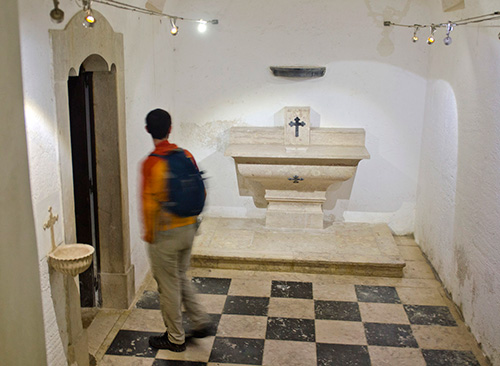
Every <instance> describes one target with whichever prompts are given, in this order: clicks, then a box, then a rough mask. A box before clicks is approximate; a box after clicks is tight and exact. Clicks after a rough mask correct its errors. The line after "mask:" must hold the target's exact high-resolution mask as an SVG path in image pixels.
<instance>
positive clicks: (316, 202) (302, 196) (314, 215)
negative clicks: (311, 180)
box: [265, 190, 326, 229]
mask: <svg viewBox="0 0 500 366" xmlns="http://www.w3.org/2000/svg"><path fill="white" fill-rule="evenodd" d="M265 199H266V201H267V202H268V206H267V212H266V227H270V228H280V227H281V228H291V229H323V208H322V205H323V203H324V202H325V200H326V196H325V192H297V191H288V190H286V191H285V190H281V191H278V190H266V195H265Z"/></svg>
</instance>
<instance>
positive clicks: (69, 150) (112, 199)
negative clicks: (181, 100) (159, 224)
mask: <svg viewBox="0 0 500 366" xmlns="http://www.w3.org/2000/svg"><path fill="white" fill-rule="evenodd" d="M82 14H83V13H82V12H79V13H77V14H76V15H75V16H74V17H73V18H72V19H71V20H70V21H69V22H68V24H67V25H66V28H65V29H64V30H51V31H50V35H51V39H52V45H53V55H54V82H55V95H56V108H57V120H58V130H59V151H60V155H59V158H60V164H61V167H60V171H61V185H62V195H63V197H62V198H63V199H62V201H63V221H64V236H65V241H66V243H72V242H77V241H78V240H79V239H80V233H81V232H84V231H82V230H86V231H87V233H86V234H82V235H83V238H84V239H85V241H87V242H88V244H93V245H96V249H97V252H98V258H97V259H96V261H95V265H94V268H93V271H94V273H93V274H92V275H91V276H92V277H91V279H92V281H93V282H92V283H90V284H89V283H86V284H85V283H84V284H83V285H82V286H83V287H85V286H87V287H88V288H89V289H88V290H84V291H94V294H93V300H92V299H91V300H90V301H93V302H94V305H95V304H99V303H101V304H102V306H103V307H106V308H121V309H123V308H128V306H129V305H130V303H131V302H132V300H133V297H134V295H135V286H134V267H133V265H132V264H131V259H130V241H129V217H128V214H129V213H128V180H127V154H126V137H125V92H124V80H123V79H124V76H123V75H124V74H123V70H124V61H123V36H122V35H121V34H119V33H115V32H114V31H113V29H112V28H111V26H110V24H109V23H108V22H107V20H106V19H105V18H104V17H103V16H102V15H101V14H100V13H99V12H97V11H94V16H95V17H96V24H95V26H94V27H93V29H91V30H89V29H87V28H84V27H83V26H82V22H81V17H82ZM75 44H78V47H74V45H75ZM109 65H111V66H109ZM77 70H78V71H77ZM68 82H69V83H68ZM70 84H71V85H70ZM73 84H74V85H73ZM76 85H79V86H78V87H79V88H80V92H79V93H80V97H79V98H83V102H74V100H73V101H72V99H73V97H75V95H77V94H78V93H76V92H74V88H76ZM85 89H87V91H85ZM71 90H73V91H71ZM72 93H74V94H75V95H70V94H72ZM85 98H87V101H86V102H85ZM71 105H73V106H71ZM75 108H76V109H75ZM82 108H83V109H82ZM79 109H80V110H79ZM70 116H71V118H70ZM82 116H83V117H82ZM70 120H71V122H70ZM77 120H80V121H85V128H84V129H83V130H78V128H75V129H74V131H72V129H73V127H74V126H73V124H74V125H75V126H76V125H78V123H77V122H75V121H77ZM73 122H75V123H73ZM81 124H82V123H80V125H81ZM72 135H74V136H72ZM83 136H84V137H83ZM81 140H83V142H85V145H86V147H85V148H84V147H81V146H80V144H79V142H82V141H81ZM74 149H76V150H78V149H84V150H79V151H80V154H78V152H77V153H76V155H81V154H82V153H81V152H82V151H85V157H86V159H84V162H83V163H82V162H76V161H75V160H74V154H73V150H74ZM85 149H86V150H85ZM89 151H90V154H89ZM85 161H86V162H85ZM79 164H80V165H81V166H80V165H79ZM85 165H87V167H88V169H87V172H86V173H85V172H84V173H82V172H80V173H82V174H83V178H81V177H82V176H78V174H79V173H76V174H77V176H75V172H76V170H78V169H80V168H81V167H83V166H85ZM78 166H80V168H78ZM80 170H81V169H80ZM89 177H91V182H89V181H88V180H89V179H88V178H89ZM85 179H87V182H85V183H86V184H84V185H83V188H81V187H79V188H77V187H76V183H78V182H80V181H82V180H85ZM85 190H87V192H84V191H85ZM89 190H93V192H92V194H89V192H88V191H89ZM82 192H83V193H82ZM84 196H86V197H87V198H85V199H86V200H87V201H88V206H93V207H90V209H89V207H87V208H86V210H87V212H83V211H85V210H83V209H82V208H81V206H79V204H77V201H78V200H85V199H84V198H82V197H84ZM91 203H92V204H91ZM77 206H78V207H77ZM82 210H83V211H82ZM89 210H90V211H89ZM82 215H83V216H82ZM77 216H78V217H77ZM82 217H84V219H82ZM80 220H83V221H86V222H83V223H82V222H80ZM81 226H87V227H86V228H85V229H82V228H81ZM79 232H80V233H79ZM81 241H83V239H82V240H81ZM87 275H88V274H87ZM89 276H90V275H89ZM83 277H85V275H84V276H83ZM87 281H88V280H87ZM84 282H85V279H84ZM83 287H82V289H83ZM96 289H97V291H96ZM96 294H97V296H96ZM100 298H102V302H101V301H100Z"/></svg>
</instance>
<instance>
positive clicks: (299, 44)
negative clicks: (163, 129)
mask: <svg viewBox="0 0 500 366" xmlns="http://www.w3.org/2000/svg"><path fill="white" fill-rule="evenodd" d="M176 10H177V13H178V14H182V15H183V16H186V17H195V16H198V17H204V18H209V19H211V18H218V19H219V20H220V24H219V25H217V26H212V27H209V30H208V31H207V32H206V33H205V34H199V33H198V32H197V31H196V30H195V27H188V26H187V25H184V27H182V26H181V28H180V31H179V35H178V36H177V38H176V39H175V47H176V52H175V71H176V73H175V85H176V95H175V112H176V115H175V119H176V120H177V122H178V123H180V124H181V126H182V133H181V135H180V136H179V139H180V141H181V142H182V143H183V144H184V145H185V147H186V148H189V149H191V150H192V151H193V153H195V156H196V157H197V159H198V160H199V163H200V165H201V167H202V168H203V169H205V170H206V171H207V173H208V176H209V177H210V180H209V181H208V188H209V195H208V208H207V211H206V214H208V215H222V216H241V217H250V216H263V215H264V212H263V210H261V209H257V208H255V206H254V204H253V202H252V200H251V198H249V197H241V196H240V195H239V192H238V188H237V183H236V174H235V167H234V162H233V160H232V159H231V158H230V157H225V156H223V153H224V150H225V148H226V146H227V139H228V129H229V128H230V127H231V126H236V125H250V126H272V125H274V114H275V113H277V112H279V111H280V110H281V109H282V108H283V107H284V106H297V105H298V106H302V105H306V106H311V108H312V109H313V110H314V111H315V112H316V113H318V114H319V115H320V118H321V127H362V128H365V129H366V145H367V148H368V150H369V152H370V154H371V159H370V160H365V161H362V162H361V163H360V165H359V169H358V172H357V174H356V176H355V178H354V179H353V180H350V181H348V182H345V183H343V184H342V185H341V186H340V187H339V186H338V185H337V186H335V187H332V188H331V189H330V191H329V193H328V201H327V203H326V204H325V209H326V214H327V216H328V217H330V218H331V219H335V220H337V221H343V220H348V221H365V222H366V221H373V222H375V221H382V222H389V223H391V225H392V224H394V225H392V227H393V230H394V231H396V232H399V233H407V232H412V231H413V217H414V215H413V211H414V205H415V192H416V184H417V175H418V166H419V155H420V143H421V130H422V123H423V111H424V102H425V92H426V70H427V52H428V50H427V49H426V48H425V47H422V45H413V44H412V43H411V42H409V39H411V36H412V32H411V31H406V32H400V31H397V32H396V31H394V29H393V28H390V29H389V28H384V27H383V25H382V22H383V20H384V19H387V20H392V21H395V22H414V21H415V19H422V17H423V16H424V15H425V14H426V11H427V8H426V5H425V3H420V4H417V3H416V2H411V1H403V2H394V1H376V2H375V1H370V0H364V1H362V0H354V1H349V2H345V1H327V0H318V1H299V0H291V1H290V0H287V1H285V0H276V1H264V0H257V1H251V2H243V1H229V0H225V1H224V0H223V1H200V0H198V1H190V2H181V3H179V4H178V6H177V8H176ZM181 24H182V23H181ZM272 65H320V66H326V67H327V71H326V76H325V77H323V78H318V79H309V80H290V79H283V78H276V77H274V76H272V74H271V72H270V70H269V66H272Z"/></svg>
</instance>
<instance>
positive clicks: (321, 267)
mask: <svg viewBox="0 0 500 366" xmlns="http://www.w3.org/2000/svg"><path fill="white" fill-rule="evenodd" d="M192 265H193V266H194V267H210V268H224V269H244V270H265V271H287V272H306V273H328V274H349V275H362V276H382V277H402V276H403V267H404V266H405V262H404V260H403V259H402V257H401V255H400V253H399V250H398V247H397V245H396V243H395V241H394V239H393V236H392V234H391V231H390V229H389V227H388V226H387V225H385V224H359V223H333V224H329V226H327V227H326V228H325V229H322V230H318V229H276V228H267V227H265V219H234V218H211V217H205V218H204V219H203V221H202V224H201V226H200V229H199V234H198V235H197V236H196V238H195V241H194V246H193V252H192Z"/></svg>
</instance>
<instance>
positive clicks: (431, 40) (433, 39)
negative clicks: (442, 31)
mask: <svg viewBox="0 0 500 366" xmlns="http://www.w3.org/2000/svg"><path fill="white" fill-rule="evenodd" d="M430 28H431V34H430V36H429V38H427V44H428V45H431V44H433V43H434V42H436V38H434V33H435V32H436V27H435V26H434V25H431V27H430Z"/></svg>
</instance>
